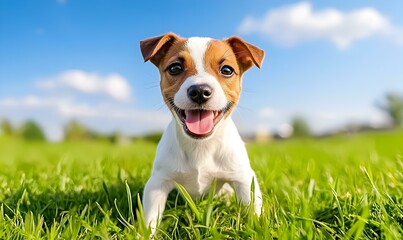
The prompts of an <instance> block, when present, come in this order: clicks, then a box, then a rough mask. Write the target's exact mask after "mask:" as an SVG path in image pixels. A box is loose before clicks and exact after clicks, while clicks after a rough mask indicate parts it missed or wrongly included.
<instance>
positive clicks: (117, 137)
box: [109, 131, 122, 144]
mask: <svg viewBox="0 0 403 240" xmlns="http://www.w3.org/2000/svg"><path fill="white" fill-rule="evenodd" d="M121 139H122V133H121V132H119V131H114V132H113V133H112V134H111V135H109V141H110V142H111V143H113V144H116V143H119V141H120V140H121Z"/></svg>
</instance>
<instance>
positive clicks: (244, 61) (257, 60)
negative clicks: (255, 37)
mask: <svg viewBox="0 0 403 240" xmlns="http://www.w3.org/2000/svg"><path fill="white" fill-rule="evenodd" d="M225 41H226V42H227V43H228V44H229V45H230V46H231V48H232V50H233V51H234V53H235V56H236V58H237V61H238V63H239V65H240V67H241V71H242V72H245V71H246V70H248V69H249V68H250V67H252V65H253V64H254V65H256V66H257V67H258V68H260V67H261V66H262V63H263V59H264V51H263V50H262V49H260V48H258V47H255V46H253V45H252V44H249V43H247V42H245V41H244V40H242V39H241V38H239V37H230V38H228V39H227V40H225Z"/></svg>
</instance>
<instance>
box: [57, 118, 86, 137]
mask: <svg viewBox="0 0 403 240" xmlns="http://www.w3.org/2000/svg"><path fill="white" fill-rule="evenodd" d="M91 138H92V134H91V132H90V131H89V130H88V128H87V127H86V126H85V125H83V124H81V123H79V122H78V121H77V120H71V121H70V122H68V123H67V124H66V126H65V127H64V140H85V139H91Z"/></svg>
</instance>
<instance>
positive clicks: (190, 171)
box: [173, 163, 228, 198]
mask: <svg viewBox="0 0 403 240" xmlns="http://www.w3.org/2000/svg"><path fill="white" fill-rule="evenodd" d="M173 175H174V176H173V178H174V181H176V182H177V183H179V184H181V185H183V186H184V187H185V189H186V190H187V191H188V193H189V194H190V195H191V196H192V197H193V198H194V197H198V196H200V195H202V194H204V193H207V192H208V190H209V188H210V186H211V183H212V182H213V180H214V179H216V180H219V181H223V180H225V179H224V176H227V175H228V174H226V173H225V171H223V170H221V169H220V168H219V167H218V166H217V165H215V164H211V163H208V164H202V165H199V166H192V167H191V168H187V169H183V171H176V172H174V174H173Z"/></svg>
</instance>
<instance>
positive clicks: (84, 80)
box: [37, 70, 131, 101]
mask: <svg viewBox="0 0 403 240" xmlns="http://www.w3.org/2000/svg"><path fill="white" fill-rule="evenodd" d="M37 86H38V87H40V88H42V89H46V90H57V89H59V90H60V89H64V88H69V89H73V90H76V91H79V92H82V93H86V94H104V95H107V96H109V97H111V98H113V99H115V100H118V101H127V100H129V99H130V97H131V88H130V85H129V83H128V81H127V80H126V79H125V78H124V77H122V76H121V75H119V74H117V73H112V74H109V75H107V76H101V75H99V74H97V73H88V72H85V71H82V70H69V71H65V72H62V73H60V74H58V75H57V76H55V77H51V78H50V79H47V80H42V81H39V82H37Z"/></svg>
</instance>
